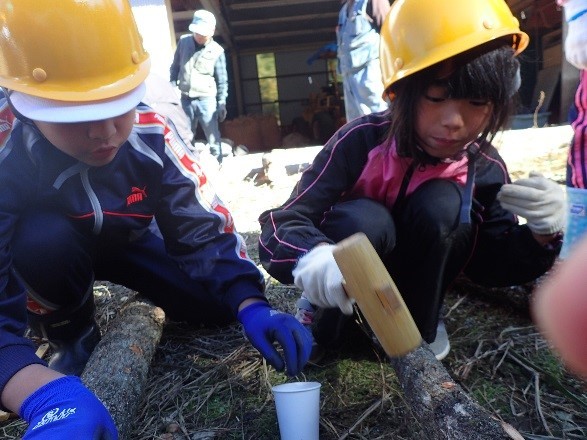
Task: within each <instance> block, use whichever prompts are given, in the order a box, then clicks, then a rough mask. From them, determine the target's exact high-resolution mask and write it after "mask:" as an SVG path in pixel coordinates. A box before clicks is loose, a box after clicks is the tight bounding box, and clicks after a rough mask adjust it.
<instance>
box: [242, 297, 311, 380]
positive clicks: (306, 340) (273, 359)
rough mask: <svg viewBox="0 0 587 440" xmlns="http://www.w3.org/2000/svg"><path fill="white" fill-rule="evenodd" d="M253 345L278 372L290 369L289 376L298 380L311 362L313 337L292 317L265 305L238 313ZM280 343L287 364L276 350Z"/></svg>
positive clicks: (257, 304)
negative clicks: (275, 344) (275, 345)
mask: <svg viewBox="0 0 587 440" xmlns="http://www.w3.org/2000/svg"><path fill="white" fill-rule="evenodd" d="M237 318H238V320H239V321H240V322H241V324H242V325H243V327H244V330H245V334H246V335H247V338H249V341H250V342H251V344H252V345H253V347H255V348H256V349H257V350H259V352H260V353H261V354H262V355H263V357H264V358H265V359H267V362H269V364H270V365H272V366H273V367H274V368H275V369H276V370H277V371H283V369H284V367H287V374H288V375H289V376H297V375H298V374H299V373H301V371H302V369H303V368H304V365H306V363H307V362H308V359H310V353H311V351H312V334H311V333H310V331H309V330H308V329H306V328H305V327H304V326H303V325H302V324H300V323H299V322H298V320H297V319H296V318H295V317H294V316H292V315H290V314H289V313H283V312H280V311H278V310H274V309H272V308H271V306H269V304H267V303H266V302H265V301H259V302H255V303H252V304H251V305H248V306H246V307H245V308H244V309H242V310H241V311H240V312H239V313H238V317H237ZM275 341H277V342H279V343H280V344H281V347H282V348H283V352H284V355H285V365H284V361H283V359H282V358H281V356H280V355H279V353H278V351H277V350H276V349H275V347H274V346H273V342H275Z"/></svg>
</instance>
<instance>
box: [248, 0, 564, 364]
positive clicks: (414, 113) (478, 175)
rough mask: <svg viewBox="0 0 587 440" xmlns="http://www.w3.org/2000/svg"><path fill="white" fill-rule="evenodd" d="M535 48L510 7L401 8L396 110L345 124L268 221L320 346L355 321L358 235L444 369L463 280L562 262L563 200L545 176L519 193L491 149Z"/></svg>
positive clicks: (519, 275) (388, 33) (427, 4)
mask: <svg viewBox="0 0 587 440" xmlns="http://www.w3.org/2000/svg"><path fill="white" fill-rule="evenodd" d="M527 44H528V36H527V35H526V34H525V33H523V32H521V31H520V29H519V26H518V22H517V20H516V19H515V18H514V17H513V15H512V14H511V12H510V10H509V9H508V7H507V5H506V3H505V2H504V1H503V0H447V1H444V2H442V7H438V2H436V1H434V0H398V1H396V2H394V4H393V5H392V8H391V11H390V13H389V15H388V16H387V18H386V20H385V22H384V24H383V28H382V31H381V63H382V66H381V70H382V80H383V84H384V89H385V94H386V96H387V97H388V98H389V99H390V104H389V109H388V110H387V111H384V112H380V113H375V114H371V115H367V116H364V117H361V118H358V119H356V120H354V121H351V122H350V123H348V124H347V125H345V126H344V127H342V128H341V129H340V130H339V131H338V132H337V133H336V134H335V135H334V136H333V137H332V138H331V139H330V140H329V141H328V142H327V143H326V145H325V146H324V149H323V150H322V151H321V152H319V153H318V155H317V156H316V158H315V160H314V162H313V164H312V166H311V167H310V168H309V169H308V170H307V171H306V172H305V173H304V174H303V175H302V177H301V179H300V181H299V183H298V184H297V186H296V188H295V190H294V191H293V193H292V195H291V197H290V198H289V199H288V200H287V201H286V202H285V203H284V204H283V205H282V206H280V207H279V208H276V209H271V210H268V211H266V212H264V213H263V214H262V215H261V216H260V223H261V227H262V231H261V238H260V245H259V256H260V259H261V261H262V263H263V265H264V267H265V268H266V269H267V271H268V272H269V273H270V274H271V275H272V276H274V277H275V278H277V279H278V280H280V281H282V282H284V283H292V282H293V283H295V285H296V286H298V287H299V288H300V289H301V290H302V291H303V293H302V298H301V300H300V302H299V308H300V310H298V314H297V316H298V319H299V320H300V321H301V322H302V323H303V324H306V325H309V324H312V328H313V330H314V337H315V340H316V342H317V344H318V346H330V347H333V346H335V345H336V343H337V342H340V336H341V329H342V328H344V327H345V325H346V324H347V323H348V324H349V325H350V324H351V323H352V322H354V320H350V319H349V318H348V317H349V316H350V315H352V314H353V312H354V310H353V304H352V300H351V299H350V298H349V297H347V295H346V294H345V291H344V288H343V286H342V282H343V280H342V275H341V273H340V270H339V269H338V267H337V265H336V263H335V261H334V258H333V255H332V249H333V246H334V244H335V243H337V242H338V241H340V240H342V239H344V238H346V237H348V236H350V235H351V234H353V233H356V232H363V233H365V234H366V235H367V237H368V238H369V239H370V241H371V243H372V244H373V246H374V247H375V249H376V250H377V252H378V254H379V255H380V257H381V259H382V260H383V262H384V264H385V266H386V268H387V270H388V271H389V273H390V274H391V276H392V278H393V279H394V280H395V282H396V284H397V286H398V287H399V290H400V292H401V293H402V295H403V297H404V300H405V302H406V304H407V306H408V308H409V310H410V312H411V313H412V315H413V317H414V320H415V322H416V324H417V326H418V328H419V330H420V332H421V334H422V337H423V339H424V340H425V341H426V342H427V343H429V344H431V348H432V351H433V352H434V354H435V355H436V357H437V358H438V359H441V358H443V357H444V356H446V355H447V353H448V351H449V347H450V344H449V341H448V337H447V334H446V332H445V329H444V326H443V323H442V321H441V320H440V313H441V307H442V303H443V299H444V294H445V291H446V289H447V288H448V286H449V285H450V284H451V283H452V282H453V281H454V280H455V279H456V277H457V276H458V275H459V274H460V273H462V272H463V273H465V274H466V275H467V276H469V277H470V278H471V279H473V280H474V281H476V282H478V283H481V284H485V285H489V286H505V285H515V284H521V283H525V282H528V281H531V280H534V279H536V278H537V277H538V276H540V275H542V274H543V273H545V272H546V271H547V270H548V269H549V268H550V267H551V266H552V264H553V262H554V260H555V258H556V256H557V254H558V252H559V250H560V231H561V229H562V226H563V223H564V209H562V208H563V194H562V191H561V190H560V188H559V187H558V185H557V184H556V183H554V182H552V181H550V180H548V179H546V178H544V177H542V176H540V175H531V176H530V177H529V178H527V179H521V180H520V181H518V182H516V183H514V184H512V183H510V178H509V175H508V172H507V168H506V165H505V163H504V161H503V159H502V158H501V157H500V155H499V153H498V151H497V150H496V149H495V148H494V147H493V146H492V145H491V143H490V141H491V138H492V136H493V135H494V134H495V133H496V132H497V131H498V130H500V129H502V128H503V127H504V126H505V124H506V123H507V121H508V117H509V114H510V110H511V108H512V103H513V99H514V98H515V94H516V91H517V89H518V86H519V81H520V80H519V65H518V61H517V59H516V57H515V55H516V54H517V53H519V52H521V51H522V50H523V49H524V48H525V47H526V45H527ZM517 215H521V216H523V217H525V218H526V219H527V224H525V225H521V224H519V223H518V218H517ZM317 308H318V309H324V310H322V311H321V313H320V315H319V316H320V318H319V319H317V320H315V322H313V321H314V318H315V317H317V316H318V315H315V311H316V309H317Z"/></svg>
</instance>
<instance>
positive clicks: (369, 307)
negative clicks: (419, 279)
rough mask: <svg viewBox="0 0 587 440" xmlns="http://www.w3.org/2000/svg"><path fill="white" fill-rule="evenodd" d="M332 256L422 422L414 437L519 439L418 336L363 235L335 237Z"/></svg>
mask: <svg viewBox="0 0 587 440" xmlns="http://www.w3.org/2000/svg"><path fill="white" fill-rule="evenodd" d="M333 255H334V259H335V260H336V263H337V264H338V266H339V268H340V271H341V273H342V275H343V277H344V281H345V289H346V291H347V293H348V294H349V296H351V297H353V298H355V300H356V301H357V306H358V307H359V310H360V311H361V313H362V315H363V316H364V317H365V319H366V320H367V322H368V324H369V327H371V330H372V331H373V333H374V334H375V337H376V338H377V342H378V343H379V344H381V346H382V348H383V349H384V351H385V353H387V355H388V358H389V359H390V362H391V365H392V367H393V368H394V370H395V372H396V374H397V378H398V381H399V384H400V387H401V389H402V392H403V394H404V398H405V400H406V402H407V403H408V406H409V408H410V410H411V412H412V415H413V416H414V419H415V420H418V421H420V424H418V425H417V426H416V425H415V426H414V427H413V428H414V430H415V431H416V430H417V431H418V432H414V434H417V437H418V438H426V439H428V440H447V439H450V440H467V439H474V440H500V439H512V438H513V439H521V440H523V437H522V436H521V435H520V433H519V432H518V431H517V430H516V429H515V428H513V427H512V426H511V425H508V424H507V423H502V422H500V421H499V420H497V419H496V418H495V417H494V416H492V415H491V414H490V413H489V412H488V411H486V410H485V409H484V408H483V407H481V406H480V405H479V404H478V403H477V402H475V401H474V400H473V399H472V398H471V397H470V396H469V395H468V394H467V393H466V392H465V391H464V390H463V389H462V387H460V386H459V385H458V384H457V383H455V381H454V380H453V379H452V377H451V376H450V374H449V373H448V371H447V370H446V369H445V368H444V366H443V365H442V363H441V362H440V361H438V360H437V359H436V357H435V356H434V354H433V353H432V351H431V350H430V349H429V347H428V344H426V342H422V341H421V338H420V333H419V332H418V330H417V328H416V326H415V324H414V322H413V319H412V316H411V314H410V312H409V310H408V309H407V307H406V305H405V303H404V301H403V299H402V297H401V293H400V292H399V290H398V289H397V286H396V285H395V283H394V282H393V280H392V279H391V277H390V276H389V273H388V272H387V270H386V269H385V266H384V265H383V263H382V262H381V259H380V258H379V256H378V255H377V252H376V251H375V249H374V248H373V246H372V245H371V243H370V242H369V240H368V239H367V237H366V236H365V234H362V233H357V234H354V235H352V236H350V237H348V238H346V239H344V240H342V241H341V242H339V243H338V244H337V245H336V247H335V249H334V251H333Z"/></svg>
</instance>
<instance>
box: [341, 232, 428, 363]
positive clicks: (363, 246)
mask: <svg viewBox="0 0 587 440" xmlns="http://www.w3.org/2000/svg"><path fill="white" fill-rule="evenodd" d="M332 253H333V255H334V259H335V260H336V263H337V264H338V267H339V268H340V271H341V272H342V276H343V278H344V289H345V291H346V293H347V294H348V295H349V296H350V297H352V298H354V299H355V301H356V302H357V306H358V307H359V309H360V310H361V312H362V314H363V315H364V317H365V319H366V320H367V322H368V323H369V326H370V327H371V330H373V332H374V333H375V336H376V337H377V339H378V340H379V342H380V343H381V345H382V347H383V349H384V350H385V352H386V353H387V355H388V356H403V355H405V354H407V353H409V352H410V351H412V350H414V349H416V348H418V347H419V346H420V344H421V343H422V336H421V335H420V332H419V331H418V328H417V327H416V324H415V323H414V319H413V318H412V315H411V314H410V311H409V310H408V308H407V307H406V304H405V303H404V300H403V298H402V296H401V294H400V292H399V290H398V288H397V286H396V285H395V283H394V282H393V279H392V278H391V276H390V275H389V272H387V269H386V268H385V266H384V265H383V263H382V262H381V259H380V258H379V255H377V252H376V251H375V249H374V248H373V245H372V244H371V243H370V242H369V239H368V238H367V236H366V235H365V234H363V233H361V232H360V233H357V234H354V235H351V236H350V237H348V238H346V239H344V240H342V241H340V242H339V243H338V244H337V245H336V247H335V248H334V250H333V252H332Z"/></svg>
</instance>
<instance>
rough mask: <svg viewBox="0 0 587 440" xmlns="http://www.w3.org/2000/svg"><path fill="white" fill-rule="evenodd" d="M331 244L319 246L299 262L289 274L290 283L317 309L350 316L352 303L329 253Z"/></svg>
mask: <svg viewBox="0 0 587 440" xmlns="http://www.w3.org/2000/svg"><path fill="white" fill-rule="evenodd" d="M333 249H334V245H332V244H327V245H319V246H316V247H315V248H314V249H312V250H311V251H310V252H308V253H307V254H306V255H304V256H303V257H302V258H300V259H299V261H298V264H297V266H296V268H295V269H294V270H293V272H292V274H293V276H294V283H295V285H296V286H297V287H299V288H300V289H302V290H303V291H304V297H306V298H307V299H308V301H310V303H312V304H313V305H315V306H317V307H321V308H326V309H328V308H334V307H338V308H339V309H340V310H341V311H342V312H343V313H344V314H346V315H352V314H353V300H352V299H351V298H349V297H348V296H347V294H346V292H345V291H344V287H343V284H342V283H343V278H342V273H341V272H340V269H339V268H338V265H337V264H336V261H335V260H334V256H333V255H332V250H333Z"/></svg>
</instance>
